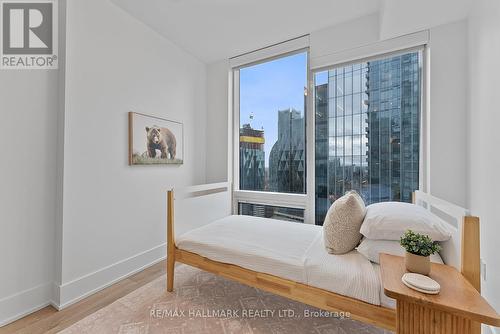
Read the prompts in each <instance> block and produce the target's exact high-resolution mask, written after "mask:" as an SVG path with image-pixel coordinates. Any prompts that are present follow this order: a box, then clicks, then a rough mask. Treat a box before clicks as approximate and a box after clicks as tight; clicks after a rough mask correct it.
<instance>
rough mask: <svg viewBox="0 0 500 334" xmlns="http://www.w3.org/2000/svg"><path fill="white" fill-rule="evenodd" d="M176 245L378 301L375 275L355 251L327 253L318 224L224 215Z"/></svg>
mask: <svg viewBox="0 0 500 334" xmlns="http://www.w3.org/2000/svg"><path fill="white" fill-rule="evenodd" d="M176 245H177V247H178V248H179V249H182V250H186V251H189V252H192V253H196V254H198V255H201V256H204V257H206V258H209V259H211V260H214V261H218V262H223V263H230V264H234V265H237V266H240V267H243V268H246V269H250V270H253V271H257V272H262V273H266V274H270V275H274V276H278V277H282V278H286V279H289V280H293V281H296V282H300V283H304V284H307V285H310V286H314V287H317V288H321V289H325V290H328V291H332V292H334V293H337V294H340V295H344V296H348V297H352V298H355V299H359V300H362V301H365V302H367V303H371V304H374V305H380V290H381V286H380V278H379V276H378V274H377V273H376V271H375V269H374V268H373V266H372V264H371V262H370V261H369V260H368V259H366V258H365V257H364V256H362V255H361V254H359V253H358V252H357V251H355V250H354V251H352V252H350V253H348V254H343V255H333V254H329V253H328V252H327V251H326V249H325V247H324V245H323V229H322V227H321V226H316V225H310V224H301V223H292V222H285V221H281V220H275V219H269V218H260V217H251V216H228V217H225V218H223V219H220V220H216V221H214V222H212V223H210V224H207V225H204V226H202V227H199V228H196V229H194V230H191V231H189V232H187V233H184V234H182V235H181V236H180V237H178V238H177V240H176Z"/></svg>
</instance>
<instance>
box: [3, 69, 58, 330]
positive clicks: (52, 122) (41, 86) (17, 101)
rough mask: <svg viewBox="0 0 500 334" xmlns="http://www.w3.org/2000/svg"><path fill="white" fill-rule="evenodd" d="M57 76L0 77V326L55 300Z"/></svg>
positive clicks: (20, 73)
mask: <svg viewBox="0 0 500 334" xmlns="http://www.w3.org/2000/svg"><path fill="white" fill-rule="evenodd" d="M58 84H59V79H58V71H55V70H50V71H48V70H2V71H0V110H1V116H2V118H1V121H0V152H2V160H1V163H0V229H1V230H0V263H1V274H0V326H1V325H2V324H3V323H5V322H6V321H8V320H13V319H15V318H18V317H19V316H21V315H23V314H25V313H26V312H27V311H29V310H32V309H34V308H37V307H40V306H42V305H46V304H47V302H48V300H49V299H50V296H51V289H52V285H51V282H52V273H53V266H54V263H53V258H54V256H53V254H54V249H53V244H54V219H55V205H56V204H55V192H56V187H55V185H56V142H57V111H58Z"/></svg>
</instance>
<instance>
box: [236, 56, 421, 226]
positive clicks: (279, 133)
mask: <svg viewBox="0 0 500 334" xmlns="http://www.w3.org/2000/svg"><path fill="white" fill-rule="evenodd" d="M420 62H421V59H420V54H419V53H408V54H403V55H399V56H393V57H388V58H384V59H380V60H375V61H371V62H363V63H358V64H353V65H349V66H345V67H341V68H335V69H332V70H328V71H323V72H319V73H316V76H315V104H316V107H315V124H314V126H315V129H316V131H315V132H316V135H315V151H316V153H315V166H314V168H315V180H314V182H315V198H316V200H315V202H316V223H317V224H322V222H323V219H324V216H325V214H326V211H327V210H328V208H329V207H330V205H331V203H333V202H334V201H335V200H336V199H337V198H339V197H341V196H342V195H344V193H345V192H346V191H348V190H356V191H358V192H359V193H360V194H361V195H362V196H363V198H364V199H365V201H366V202H367V204H371V203H376V202H381V201H390V200H394V201H404V202H409V201H411V193H412V192H413V191H414V190H415V189H417V188H418V176H419V175H418V170H419V168H418V167H419V166H418V165H419V129H420V124H419V122H420V120H419V117H420V116H419V115H420V79H421V78H420V76H421V73H420V71H421V63H420ZM279 91H280V90H279V89H277V92H278V93H279ZM295 93H296V94H297V95H298V93H297V92H295ZM300 96H301V98H302V103H301V105H302V110H300V109H298V110H297V109H295V108H284V109H283V108H276V109H270V108H271V107H269V109H267V111H266V114H267V115H268V116H269V115H274V117H271V116H269V118H268V119H271V120H272V122H273V123H269V124H267V128H270V129H275V131H271V134H269V133H268V132H267V131H266V128H264V130H262V129H254V128H253V127H252V125H251V123H250V122H248V123H245V124H242V125H241V129H240V168H241V171H240V188H241V189H244V190H256V191H273V192H283V193H305V192H306V191H305V183H306V174H305V172H306V161H305V159H306V152H305V117H304V115H305V113H306V112H307V110H306V95H305V94H304V91H302V94H300ZM249 115H253V113H251V112H250V113H249ZM249 136H250V137H249ZM252 136H253V137H252ZM269 137H271V139H270V138H269ZM257 143H258V144H257ZM247 178H254V179H253V180H249V179H247Z"/></svg>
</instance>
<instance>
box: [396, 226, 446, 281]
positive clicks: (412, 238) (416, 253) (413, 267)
mask: <svg viewBox="0 0 500 334" xmlns="http://www.w3.org/2000/svg"><path fill="white" fill-rule="evenodd" d="M401 246H403V248H404V249H406V256H405V266H406V269H407V270H408V271H411V272H414V273H418V274H422V275H429V273H430V272H431V261H430V256H431V255H432V254H434V253H437V252H439V251H440V250H441V246H440V245H439V244H438V243H437V242H435V241H432V240H431V238H429V236H428V235H423V234H419V233H415V232H413V231H412V230H408V231H406V232H405V234H404V235H403V236H402V237H401Z"/></svg>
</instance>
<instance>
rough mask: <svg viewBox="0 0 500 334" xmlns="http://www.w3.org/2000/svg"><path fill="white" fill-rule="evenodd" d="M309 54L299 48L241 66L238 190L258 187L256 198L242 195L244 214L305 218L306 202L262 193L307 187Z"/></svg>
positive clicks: (299, 190)
mask: <svg viewBox="0 0 500 334" xmlns="http://www.w3.org/2000/svg"><path fill="white" fill-rule="evenodd" d="M307 56H308V54H307V51H299V52H296V53H293V54H289V55H285V56H283V57H279V58H273V59H270V60H265V61H262V62H259V63H257V64H251V65H249V66H242V67H240V68H238V69H237V70H236V71H237V75H236V76H235V80H237V82H236V85H235V86H236V87H238V104H237V107H238V110H236V111H237V116H238V119H239V129H238V132H239V133H238V138H237V141H235V143H237V145H238V148H239V152H238V155H239V161H238V166H237V168H238V169H237V171H238V175H237V176H238V181H239V182H238V186H239V189H238V190H240V191H247V193H248V192H253V200H250V201H248V200H247V201H245V200H243V199H242V200H240V201H238V206H237V209H238V211H239V213H240V214H249V215H255V216H263V217H272V218H277V219H284V220H291V221H303V220H304V209H303V208H302V209H300V208H299V209H298V208H295V207H293V206H290V205H288V206H287V205H284V206H283V205H264V204H262V203H266V204H268V202H269V201H268V200H267V199H269V195H268V196H265V195H262V196H260V194H259V193H264V192H265V193H277V194H302V195H304V194H305V193H306V144H305V143H306V139H305V136H306V134H305V128H306V118H305V116H306V101H307V100H306V97H307V94H306V87H307V74H308V61H307ZM304 196H305V195H304ZM264 198H266V200H264ZM275 198H276V199H277V201H283V197H282V196H279V195H278V196H275ZM259 199H261V200H260V201H259ZM258 202H260V203H258Z"/></svg>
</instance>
